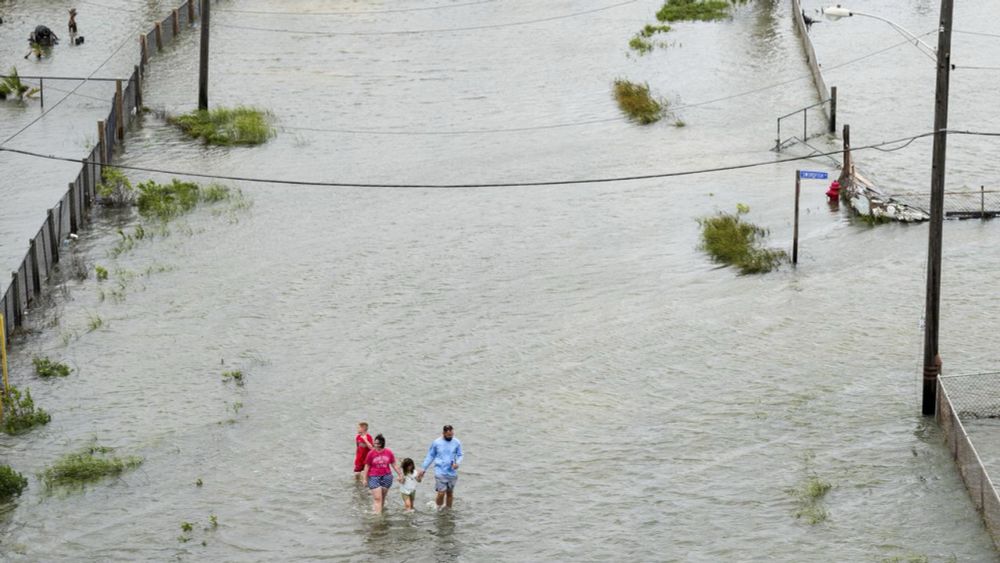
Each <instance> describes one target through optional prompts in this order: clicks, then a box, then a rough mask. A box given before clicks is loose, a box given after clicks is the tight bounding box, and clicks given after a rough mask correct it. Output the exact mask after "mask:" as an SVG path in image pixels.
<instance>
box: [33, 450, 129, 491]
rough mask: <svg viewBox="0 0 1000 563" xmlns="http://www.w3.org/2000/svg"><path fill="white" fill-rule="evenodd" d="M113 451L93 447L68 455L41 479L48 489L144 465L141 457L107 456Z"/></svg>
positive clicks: (119, 472)
mask: <svg viewBox="0 0 1000 563" xmlns="http://www.w3.org/2000/svg"><path fill="white" fill-rule="evenodd" d="M112 451H114V450H113V449H112V448H108V447H103V446H91V447H89V448H86V449H84V450H83V451H81V452H78V453H71V454H66V455H65V456H63V457H62V458H60V459H59V461H57V462H56V463H55V464H54V465H52V466H51V467H49V468H48V469H46V470H45V471H44V472H42V474H41V475H40V476H39V477H40V478H41V479H42V481H43V482H44V483H45V485H46V486H48V487H52V486H55V485H71V484H79V483H85V482H88V481H95V480H97V479H100V478H102V477H107V476H109V475H119V474H121V473H123V472H124V471H125V470H127V469H132V468H135V467H138V466H139V465H141V464H142V458H141V457H136V456H129V457H127V458H119V457H114V456H109V455H107V454H109V453H111V452H112ZM95 454H97V455H95Z"/></svg>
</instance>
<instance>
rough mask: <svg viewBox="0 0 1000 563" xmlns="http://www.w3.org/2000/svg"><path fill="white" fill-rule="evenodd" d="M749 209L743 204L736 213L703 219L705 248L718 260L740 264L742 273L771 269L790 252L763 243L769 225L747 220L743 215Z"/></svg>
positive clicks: (702, 228)
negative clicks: (769, 247)
mask: <svg viewBox="0 0 1000 563" xmlns="http://www.w3.org/2000/svg"><path fill="white" fill-rule="evenodd" d="M749 210H750V208H749V207H747V206H745V205H742V204H741V205H740V206H739V207H737V212H736V213H735V214H734V213H719V214H718V215H715V216H712V217H705V218H703V219H699V220H698V223H699V224H700V225H701V239H702V244H701V246H702V250H704V251H705V252H707V253H708V254H709V255H710V256H711V257H712V259H713V260H715V261H716V262H720V263H723V264H728V265H731V266H736V267H738V268H739V269H740V273H741V274H759V273H765V272H770V271H771V270H773V269H775V268H777V267H778V266H779V265H780V264H781V262H782V261H784V260H785V259H786V258H787V256H788V255H787V253H786V252H785V251H783V250H772V249H767V248H762V247H761V246H760V244H761V240H762V239H763V238H764V237H765V236H767V233H768V232H767V229H764V228H762V227H758V226H757V225H754V224H753V223H749V222H746V221H743V219H742V218H741V216H742V215H745V214H746V213H747V212H749Z"/></svg>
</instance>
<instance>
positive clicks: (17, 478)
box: [0, 465, 28, 502]
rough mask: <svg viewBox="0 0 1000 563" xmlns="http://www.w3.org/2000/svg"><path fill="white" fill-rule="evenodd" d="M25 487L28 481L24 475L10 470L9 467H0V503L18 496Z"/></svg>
mask: <svg viewBox="0 0 1000 563" xmlns="http://www.w3.org/2000/svg"><path fill="white" fill-rule="evenodd" d="M27 486H28V480H27V479H26V478H25V477H24V475H21V474H20V473H18V472H17V471H14V470H13V469H11V467H10V466H9V465H0V502H6V501H8V500H10V499H12V498H14V497H16V496H20V495H21V492H22V491H24V489H25V488H26V487H27Z"/></svg>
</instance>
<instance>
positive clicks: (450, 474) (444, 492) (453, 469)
mask: <svg viewBox="0 0 1000 563" xmlns="http://www.w3.org/2000/svg"><path fill="white" fill-rule="evenodd" d="M432 463H433V464H434V490H435V491H436V492H437V498H436V499H434V503H435V504H437V508H438V510H441V509H442V508H443V507H448V508H451V504H452V501H453V500H454V493H455V483H456V482H458V467H459V466H460V465H462V442H459V441H458V438H456V437H455V430H454V429H453V428H452V427H451V425H450V424H446V425H445V426H444V429H443V430H442V431H441V437H440V438H438V439H436V440H434V441H433V442H431V447H430V448H429V449H428V450H427V457H426V458H424V462H423V463H422V464H421V465H420V471H417V481H418V482H419V481H422V480H423V478H424V473H425V472H426V471H427V468H428V467H430V466H431V464H432Z"/></svg>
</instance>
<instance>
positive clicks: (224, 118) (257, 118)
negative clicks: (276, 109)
mask: <svg viewBox="0 0 1000 563" xmlns="http://www.w3.org/2000/svg"><path fill="white" fill-rule="evenodd" d="M168 121H169V122H170V123H173V124H174V125H177V126H178V127H180V128H181V130H182V131H184V132H185V133H187V134H188V135H190V136H191V137H194V138H196V139H203V140H204V141H205V142H206V143H207V144H210V145H222V146H230V145H259V144H261V143H264V142H265V141H267V140H268V139H270V138H271V137H272V136H274V128H273V127H271V124H270V123H269V118H268V114H267V112H265V111H263V110H260V109H257V108H252V107H245V106H238V107H235V108H232V109H230V108H216V109H213V110H197V111H193V112H191V113H186V114H184V115H180V116H177V117H170V118H168Z"/></svg>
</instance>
